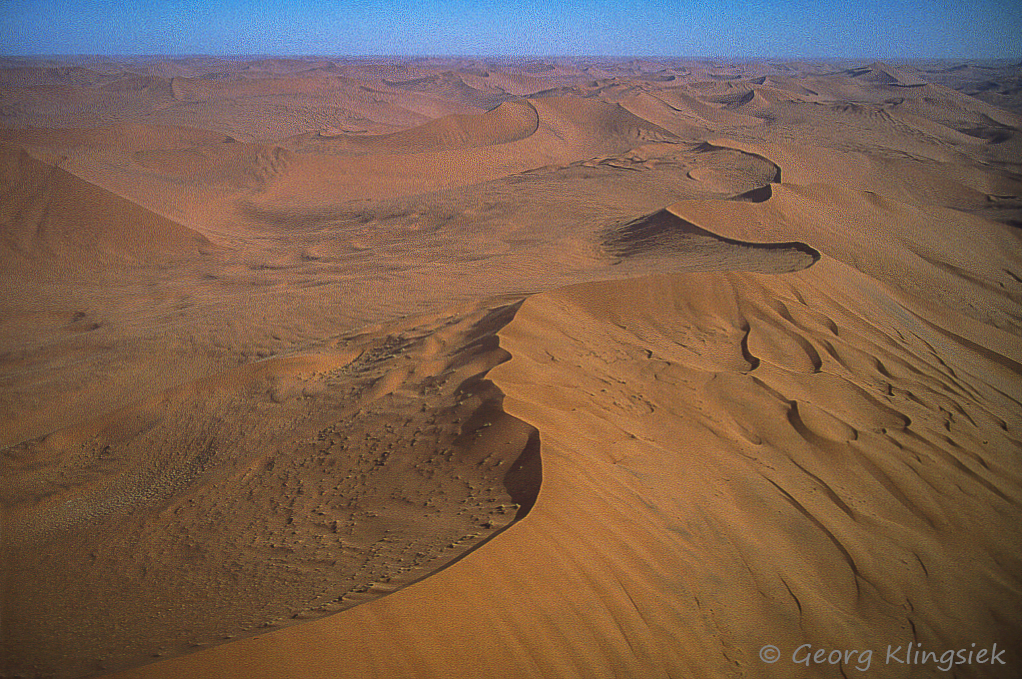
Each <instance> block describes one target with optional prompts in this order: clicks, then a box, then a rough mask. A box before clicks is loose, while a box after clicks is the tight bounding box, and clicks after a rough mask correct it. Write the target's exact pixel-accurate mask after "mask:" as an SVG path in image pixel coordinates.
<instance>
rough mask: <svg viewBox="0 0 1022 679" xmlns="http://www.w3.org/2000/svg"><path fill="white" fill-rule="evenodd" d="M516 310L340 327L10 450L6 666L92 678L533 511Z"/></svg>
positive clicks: (394, 586)
mask: <svg viewBox="0 0 1022 679" xmlns="http://www.w3.org/2000/svg"><path fill="white" fill-rule="evenodd" d="M513 312H514V309H513V308H500V309H496V310H494V311H487V310H485V309H484V310H474V311H469V312H466V313H464V314H462V315H461V316H460V317H454V318H451V317H448V318H443V319H435V318H434V319H419V323H418V324H416V323H405V324H404V327H394V326H391V327H390V328H388V331H387V332H380V331H378V332H375V333H373V332H368V333H361V334H357V335H352V336H348V337H344V338H338V339H337V340H336V341H334V342H333V343H331V345H329V346H324V347H321V348H320V349H319V350H318V351H314V352H305V353H300V354H296V355H291V356H288V357H282V358H274V359H268V360H266V361H262V362H258V363H255V364H251V365H247V366H243V367H240V368H237V369H234V370H229V371H227V372H224V373H222V374H219V375H215V376H213V377H212V378H209V379H203V380H198V381H195V382H191V383H186V384H184V385H182V386H179V387H176V388H174V389H170V390H167V391H165V392H163V393H160V394H157V395H156V396H154V397H152V398H149V399H145V400H143V401H140V402H136V403H133V404H131V405H130V406H128V407H125V408H122V409H120V410H118V411H115V412H112V413H109V414H107V415H104V416H102V417H97V418H94V419H92V420H90V421H88V422H85V423H83V424H78V425H73V426H69V427H66V428H63V429H60V430H58V431H55V432H53V433H51V434H49V435H47V436H43V437H39V438H37V439H34V440H30V441H26V442H23V443H21V444H18V445H14V446H9V447H7V448H6V449H5V450H4V456H3V459H2V469H3V475H4V479H5V483H4V484H3V486H2V488H0V504H2V506H3V523H4V534H3V562H2V566H3V570H4V580H5V583H4V588H3V608H4V610H5V619H4V624H5V625H6V626H7V628H6V630H5V633H4V638H3V651H4V655H5V663H6V665H5V668H4V672H5V674H6V673H11V674H12V675H17V674H36V673H41V674H45V675H47V676H59V677H74V676H86V675H91V674H94V673H95V672H97V671H99V670H109V669H111V668H116V667H124V666H126V665H137V664H139V663H140V662H145V661H147V660H148V661H151V660H152V659H154V658H159V657H161V656H165V655H178V654H181V653H188V652H194V651H195V650H197V649H200V648H202V647H205V646H209V645H215V644H218V643H223V642H224V641H227V640H229V639H233V638H236V637H239V636H247V635H252V634H255V633H257V632H259V631H265V630H267V629H270V628H275V627H281V626H287V625H293V624H295V623H297V622H301V621H305V620H310V619H314V618H318V617H322V616H325V615H328V614H330V613H334V612H337V611H339V610H343V609H345V608H350V607H352V606H356V605H358V604H360V603H363V602H365V601H368V600H372V599H375V598H378V597H380V596H383V595H385V594H388V593H390V592H393V591H396V590H399V589H401V588H402V587H405V586H407V585H408V584H409V583H412V582H414V581H416V580H417V579H421V578H423V577H425V576H427V575H429V574H430V573H433V572H435V571H437V570H438V569H441V568H443V567H444V566H446V565H448V564H449V563H451V562H452V560H455V559H457V558H459V557H461V556H463V555H464V554H466V553H467V552H470V551H472V550H474V549H475V548H477V547H479V546H481V545H482V544H484V543H485V542H486V541H487V540H488V539H489V538H491V537H493V536H494V535H495V534H496V533H498V532H500V531H501V530H503V529H505V528H506V527H508V526H509V525H511V524H512V523H513V522H514V521H515V520H517V519H519V518H521V517H524V516H525V515H526V514H527V513H528V511H529V509H531V507H532V505H533V503H534V501H535V498H536V493H537V492H538V488H539V484H540V478H541V473H542V471H541V462H540V459H539V455H538V445H539V438H538V433H537V432H536V430H535V429H534V428H533V427H531V426H530V425H527V424H525V423H523V422H521V421H520V420H518V419H516V418H514V417H511V416H509V415H507V414H506V413H505V411H504V410H503V408H502V401H503V394H502V393H501V392H500V390H499V389H498V388H497V387H495V386H494V385H493V383H492V382H491V381H489V380H488V379H486V373H487V371H488V370H489V369H490V368H492V367H493V366H494V365H496V364H498V363H500V362H501V361H503V360H506V358H507V354H506V352H504V351H503V350H502V349H500V348H499V346H498V345H497V340H496V338H495V337H494V335H493V333H494V332H495V331H496V330H497V329H498V328H500V327H501V326H503V325H504V324H506V323H507V321H508V320H510V318H511V317H512V315H513ZM38 573H46V578H45V579H42V580H40V579H38V578H37V574H38ZM98 610H103V611H104V614H103V615H97V613H96V611H98ZM40 611H46V614H45V615H42V616H41V615H39V613H40Z"/></svg>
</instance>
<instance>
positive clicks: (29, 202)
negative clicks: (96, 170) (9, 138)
mask: <svg viewBox="0 0 1022 679" xmlns="http://www.w3.org/2000/svg"><path fill="white" fill-rule="evenodd" d="M0 177H2V186H3V193H2V195H0V223H2V229H3V230H2V232H0V234H2V235H0V238H2V241H0V243H2V245H3V247H4V248H5V249H6V251H7V255H6V256H5V259H8V258H9V257H10V256H11V255H17V256H20V257H26V258H30V259H32V260H33V262H34V265H35V266H41V267H45V268H49V267H58V268H92V267H96V266H102V265H104V264H107V263H109V262H110V261H111V260H123V259H132V260H153V259H173V258H184V257H194V256H195V255H196V254H198V253H200V252H202V251H205V250H209V249H212V248H213V247H214V246H213V244H212V243H210V241H209V240H208V239H206V238H205V237H204V236H202V235H201V234H199V233H196V232H195V231H192V230H191V229H188V228H186V227H184V226H181V225H180V224H176V223H174V222H172V221H170V220H169V219H165V218H163V217H160V216H158V215H156V214H154V213H152V212H149V211H148V210H146V209H144V208H142V207H140V206H138V205H135V204H134V203H131V202H130V201H127V200H125V199H123V198H120V197H119V196H116V195H114V194H112V193H110V192H109V191H106V190H104V189H101V188H99V187H98V186H94V185H92V184H89V183H88V182H86V181H84V180H82V179H79V178H78V177H76V176H74V175H72V174H70V173H68V172H67V171H65V170H63V169H61V168H60V167H55V166H52V165H48V164H46V163H43V162H41V161H38V160H36V159H35V158H33V157H31V156H30V155H28V153H26V152H24V151H21V152H17V151H10V150H4V151H2V152H0Z"/></svg>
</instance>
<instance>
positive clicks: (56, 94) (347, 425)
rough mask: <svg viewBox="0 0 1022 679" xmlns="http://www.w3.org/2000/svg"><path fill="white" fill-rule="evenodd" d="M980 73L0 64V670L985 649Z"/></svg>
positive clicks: (995, 353) (653, 670) (1019, 193)
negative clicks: (0, 583) (0, 572)
mask: <svg viewBox="0 0 1022 679" xmlns="http://www.w3.org/2000/svg"><path fill="white" fill-rule="evenodd" d="M1017 70H1018V69H1017V68H1015V69H1014V70H1011V69H1009V68H1007V67H1004V66H1000V67H997V68H996V69H993V68H987V67H980V66H976V65H974V64H962V65H961V68H951V67H949V66H946V65H944V66H939V67H938V66H933V65H928V64H917V65H899V66H898V67H893V66H890V65H887V64H883V63H874V64H869V65H863V64H859V63H845V62H840V63H839V62H830V63H821V64H807V63H773V62H771V63H767V62H763V63H747V64H724V63H713V62H695V61H669V60H665V61H656V60H638V59H636V60H612V59H592V60H588V61H579V62H573V61H570V60H563V59H551V60H536V61H514V60H507V59H506V60H500V59H467V58H466V59H434V58H428V59H417V60H407V61H398V60H384V59H380V60H342V59H324V58H308V59H304V58H302V59H276V58H268V59H259V60H247V61H246V60H244V59H215V58H204V57H196V58H180V59H173V60H169V59H168V60H163V61H160V60H154V59H137V60H131V59H124V60H121V61H115V60H94V61H89V60H82V61H80V62H75V63H70V64H69V63H63V64H62V63H60V62H56V61H52V62H51V61H39V62H24V61H18V60H12V61H10V62H9V61H2V62H0V82H2V83H3V84H4V88H5V94H4V96H5V99H4V104H3V111H2V115H3V118H2V121H3V124H2V129H0V141H2V143H3V150H2V151H0V248H2V249H3V252H2V253H0V254H2V262H3V264H2V265H0V266H2V269H0V291H2V292H0V295H2V301H3V304H2V305H0V357H2V360H0V446H2V447H0V467H2V476H3V479H4V481H3V484H2V485H0V502H2V511H3V514H2V516H3V533H2V539H3V550H2V554H3V556H2V563H3V569H4V587H3V592H2V606H3V610H4V619H3V625H4V630H3V635H2V644H3V657H4V665H3V668H2V669H0V674H3V676H11V677H15V676H52V677H86V676H98V675H103V676H116V677H119V678H124V679H127V678H128V677H139V678H142V677H145V678H157V677H168V678H171V677H172V678H175V679H176V678H179V677H195V678H202V677H209V678H210V679H213V678H214V677H215V678H217V679H222V678H225V677H227V678H230V677H238V678H242V677H244V678H245V679H251V678H256V677H267V678H271V677H272V678H274V679H279V678H281V677H287V678H290V677H294V678H298V677H301V678H303V679H306V678H315V677H332V678H336V677H353V678H354V677H359V678H361V677H374V676H377V677H388V678H390V677H408V678H410V679H411V678H413V677H414V678H415V679H420V678H426V677H436V678H438V679H440V678H445V679H446V678H447V677H494V676H500V677H504V676H509V677H511V676H513V677H544V678H546V677H564V678H569V677H579V678H585V679H590V678H592V677H608V678H609V677H615V678H617V677H635V678H637V679H638V678H640V677H641V678H643V679H645V678H646V677H668V676H698V677H736V676H747V677H803V676H804V677H830V676H846V677H847V676H853V675H856V674H859V673H861V674H863V675H865V674H867V673H868V674H869V675H870V676H879V677H891V678H901V677H914V676H937V675H941V676H943V674H944V672H943V671H942V670H941V669H939V668H938V663H937V662H936V661H932V660H931V661H927V662H926V663H924V664H922V665H913V664H901V663H890V662H885V660H884V658H885V651H886V649H887V647H888V646H889V645H890V646H893V647H898V646H901V647H907V646H908V645H909V644H918V645H919V646H918V648H920V649H924V650H930V651H934V652H936V653H937V654H940V653H942V652H944V651H945V650H947V649H960V648H972V646H971V644H976V647H977V648H991V647H992V646H993V645H994V644H996V645H997V648H999V649H1003V650H1004V654H1003V658H1004V660H1005V662H1006V664H1005V665H989V664H987V665H979V664H969V665H958V666H955V667H954V668H953V674H954V676H959V677H977V678H978V677H1005V679H1007V678H1008V677H1014V676H1016V675H1017V674H1018V672H1017V668H1018V667H1019V663H1020V662H1022V658H1020V657H1019V655H1018V651H1017V649H1018V648H1020V647H1022V638H1020V635H1019V630H1020V629H1022V617H1020V613H1019V611H1022V606H1020V592H1022V581H1020V579H1019V577H1020V573H1022V563H1020V562H1022V555H1020V552H1019V547H1018V545H1019V539H1018V538H1019V528H1018V526H1019V525H1020V522H1022V512H1020V509H1019V508H1020V507H1022V465H1020V462H1019V460H1020V457H1019V455H1020V452H1022V436H1020V432H1022V406H1020V403H1022V389H1020V384H1022V382H1020V376H1022V351H1020V349H1019V346H1020V345H1019V337H1020V335H1022V256H1020V254H1019V253H1022V247H1020V246H1022V235H1020V232H1019V231H1018V226H1019V224H1022V182H1020V180H1019V177H1020V176H1022V167H1020V165H1019V156H1018V153H1017V151H1018V149H1017V146H1018V140H1019V139H1020V138H1022V136H1020V134H1022V133H1020V130H1022V120H1020V119H1019V117H1018V114H1017V113H1013V112H1011V111H1009V110H1004V109H1000V108H998V107H997V102H998V101H1002V100H1007V99H997V98H990V97H988V98H987V99H986V100H985V101H981V100H979V99H976V98H973V97H972V96H971V93H973V92H975V90H976V83H977V82H981V81H982V80H983V79H984V78H992V79H995V80H997V81H998V82H1003V83H1005V87H1010V85H1011V78H1017V76H1018V74H1017ZM952 87H957V88H959V89H960V90H961V91H959V90H956V89H952ZM1005 96H1006V97H1007V95H1005ZM99 612H102V613H101V614H100V613H99ZM766 644H773V645H775V646H776V647H778V649H780V659H779V660H778V661H777V662H776V663H767V662H764V661H763V660H761V657H760V655H759V653H760V649H761V648H762V647H763V646H764V645H766ZM806 644H808V645H810V646H811V648H812V649H813V650H815V649H827V650H828V651H829V650H832V649H844V650H849V649H858V650H857V651H856V653H859V652H860V651H864V650H866V649H869V650H872V656H871V660H870V665H869V668H868V669H863V668H862V667H861V663H862V662H863V657H862V656H861V655H855V656H852V657H844V656H843V657H842V664H841V666H840V667H838V666H835V665H834V664H812V663H807V664H800V663H798V662H795V661H794V660H793V659H792V653H793V652H795V650H796V649H797V648H799V647H800V646H804V645H806ZM913 647H915V646H913ZM857 664H859V665H860V666H857ZM111 673H112V674H111ZM949 676H950V674H949Z"/></svg>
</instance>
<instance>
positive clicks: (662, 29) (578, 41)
mask: <svg viewBox="0 0 1022 679" xmlns="http://www.w3.org/2000/svg"><path fill="white" fill-rule="evenodd" d="M1019 7H1020V5H1019V3H1018V2H1017V1H1012V0H977V1H976V2H969V1H968V0H965V1H958V2H951V1H948V0H888V1H887V2H880V1H878V0H857V1H856V2H849V3H829V4H828V3H826V1H825V0H824V1H823V2H809V1H806V0H789V1H784V0H750V1H747V2H739V1H737V0H702V1H684V0H674V1H672V0H664V1H661V2H655V1H653V0H632V1H629V0H613V1H611V0H570V1H561V0H547V1H546V2H543V1H542V0H519V1H517V2H497V1H495V0H432V1H430V0H424V1H421V2H411V1H406V0H383V1H381V2H342V1H338V0H294V1H291V2H286V1H281V0H277V1H273V0H261V1H256V0H222V1H221V2H212V1H210V0H148V1H143V0H116V1H108V0H92V1H86V0H0V53H3V54H9V55H10V54H281V55H289V54H323V55H360V56H361V55H395V54H401V55H406V54H407V55H413V54H434V55H520V54H528V55H642V56H722V57H757V56H773V57H855V58H859V57H878V58H912V57H922V58H960V57H973V58H996V57H1011V58H1019V57H1022V9H1019Z"/></svg>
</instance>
